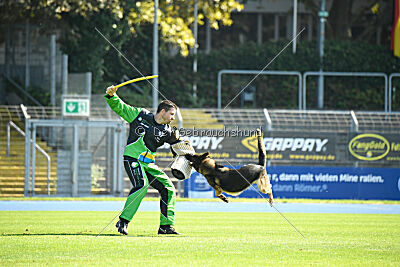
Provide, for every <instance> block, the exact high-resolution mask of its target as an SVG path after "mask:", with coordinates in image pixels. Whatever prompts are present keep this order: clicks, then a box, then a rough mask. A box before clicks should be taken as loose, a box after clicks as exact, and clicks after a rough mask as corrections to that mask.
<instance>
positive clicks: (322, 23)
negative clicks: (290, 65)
mask: <svg viewBox="0 0 400 267" xmlns="http://www.w3.org/2000/svg"><path fill="white" fill-rule="evenodd" d="M318 16H319V25H320V26H319V29H320V32H319V60H320V68H319V71H320V73H321V75H319V78H318V108H320V109H322V108H323V107H324V75H322V72H323V70H322V67H323V63H324V41H325V20H326V17H327V12H326V11H325V0H321V10H320V11H319V12H318Z"/></svg>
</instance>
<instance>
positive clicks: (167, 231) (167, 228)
mask: <svg viewBox="0 0 400 267" xmlns="http://www.w3.org/2000/svg"><path fill="white" fill-rule="evenodd" d="M158 234H159V235H180V233H178V232H177V231H176V230H175V229H174V227H172V226H171V225H160V228H158Z"/></svg>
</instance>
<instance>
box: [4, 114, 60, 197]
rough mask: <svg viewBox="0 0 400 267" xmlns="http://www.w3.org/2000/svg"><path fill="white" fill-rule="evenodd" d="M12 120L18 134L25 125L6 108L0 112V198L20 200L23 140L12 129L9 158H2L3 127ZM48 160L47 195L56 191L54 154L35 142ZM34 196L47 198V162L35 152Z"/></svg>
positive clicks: (23, 158)
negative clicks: (18, 198)
mask: <svg viewBox="0 0 400 267" xmlns="http://www.w3.org/2000/svg"><path fill="white" fill-rule="evenodd" d="M10 120H12V121H13V122H14V123H15V124H17V125H18V127H20V128H21V129H22V130H24V127H25V124H24V123H23V122H21V121H19V119H18V118H17V117H16V116H14V115H13V114H12V112H10V111H9V110H7V108H6V107H1V108H0V196H1V197H23V196H24V186H25V138H24V137H23V136H22V135H20V134H19V133H18V132H17V131H16V130H15V129H14V128H11V131H10V141H11V142H10V156H9V157H7V155H6V147H7V139H6V134H7V131H6V126H7V123H8V121H10ZM36 143H37V144H38V145H39V146H40V147H41V148H43V149H44V150H45V151H46V153H48V154H49V156H50V158H51V166H50V183H49V184H50V193H51V194H55V193H56V191H57V153H56V152H53V151H52V148H51V147H48V146H47V144H46V142H44V141H42V140H40V138H37V139H36ZM34 190H35V194H37V195H47V160H46V158H45V157H44V156H43V155H42V154H41V153H40V152H39V151H38V150H36V164H35V189H34Z"/></svg>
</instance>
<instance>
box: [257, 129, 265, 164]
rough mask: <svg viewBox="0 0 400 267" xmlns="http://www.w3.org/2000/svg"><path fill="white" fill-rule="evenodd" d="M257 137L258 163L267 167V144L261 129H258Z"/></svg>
mask: <svg viewBox="0 0 400 267" xmlns="http://www.w3.org/2000/svg"><path fill="white" fill-rule="evenodd" d="M257 139H258V164H259V165H261V166H263V167H264V168H265V167H266V165H267V153H266V152H265V145H264V141H263V137H262V133H261V130H260V129H257Z"/></svg>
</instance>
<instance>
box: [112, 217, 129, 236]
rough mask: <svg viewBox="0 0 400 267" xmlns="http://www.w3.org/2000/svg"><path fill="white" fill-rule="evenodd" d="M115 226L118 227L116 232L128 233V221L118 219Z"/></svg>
mask: <svg viewBox="0 0 400 267" xmlns="http://www.w3.org/2000/svg"><path fill="white" fill-rule="evenodd" d="M115 227H117V228H118V232H120V233H121V234H123V235H128V223H127V222H124V221H123V220H121V219H120V220H119V221H118V222H117V224H116V225H115Z"/></svg>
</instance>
